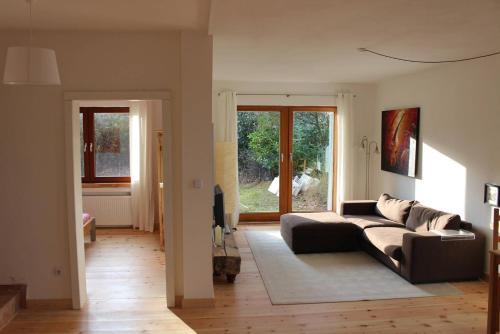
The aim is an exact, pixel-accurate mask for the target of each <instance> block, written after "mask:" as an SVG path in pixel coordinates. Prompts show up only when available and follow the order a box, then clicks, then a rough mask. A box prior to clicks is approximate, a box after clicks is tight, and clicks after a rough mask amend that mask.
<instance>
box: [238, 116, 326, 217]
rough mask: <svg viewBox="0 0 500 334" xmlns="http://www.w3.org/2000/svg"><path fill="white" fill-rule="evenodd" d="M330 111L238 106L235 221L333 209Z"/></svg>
mask: <svg viewBox="0 0 500 334" xmlns="http://www.w3.org/2000/svg"><path fill="white" fill-rule="evenodd" d="M334 138H335V108H333V107H282V106H239V107H238V176H239V188H240V194H239V195H240V212H241V214H240V220H249V221H259V220H261V221H264V220H278V219H279V216H280V215H281V214H283V213H286V212H297V211H300V212H310V211H326V210H333V209H334V207H333V203H334V201H333V198H334V189H335V187H334V171H335V160H334V158H333V157H334V149H335V147H334V143H335V141H334Z"/></svg>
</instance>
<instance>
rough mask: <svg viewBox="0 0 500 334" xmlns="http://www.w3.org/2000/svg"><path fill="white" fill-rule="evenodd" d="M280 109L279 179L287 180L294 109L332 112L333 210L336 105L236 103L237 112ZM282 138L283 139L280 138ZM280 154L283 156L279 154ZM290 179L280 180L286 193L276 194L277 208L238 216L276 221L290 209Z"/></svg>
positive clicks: (333, 196) (276, 110)
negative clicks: (277, 209)
mask: <svg viewBox="0 0 500 334" xmlns="http://www.w3.org/2000/svg"><path fill="white" fill-rule="evenodd" d="M245 111H247V112H252V111H255V112H266V111H268V112H279V113H280V157H279V159H280V174H279V175H280V180H288V179H290V176H291V175H292V174H293V173H292V161H291V160H290V158H291V152H292V148H293V112H295V111H309V112H333V113H334V130H333V135H334V138H333V140H334V144H333V147H332V156H333V158H334V159H333V166H332V169H333V181H332V182H333V185H332V192H333V193H332V202H333V203H332V211H335V210H336V201H335V198H336V193H337V180H336V175H337V159H336V152H337V142H338V141H337V107H335V106H266V105H238V106H237V112H245ZM282 138H283V139H284V140H282ZM282 157H283V158H282ZM290 187H291V183H290V182H282V181H280V194H286V196H280V197H279V212H252V213H240V217H239V220H240V221H244V222H269V221H279V218H280V216H281V215H282V214H285V213H287V212H292V198H291V196H289V194H290V192H291V189H290Z"/></svg>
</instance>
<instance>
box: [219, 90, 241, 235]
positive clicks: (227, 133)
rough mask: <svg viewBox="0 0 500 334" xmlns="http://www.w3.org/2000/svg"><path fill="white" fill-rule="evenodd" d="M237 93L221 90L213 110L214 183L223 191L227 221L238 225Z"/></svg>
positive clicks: (232, 224) (233, 225)
mask: <svg viewBox="0 0 500 334" xmlns="http://www.w3.org/2000/svg"><path fill="white" fill-rule="evenodd" d="M236 109H237V108H236V92H232V91H224V92H221V93H219V95H218V97H217V101H216V108H215V113H214V125H215V183H216V184H219V185H220V186H221V188H222V191H223V192H224V210H225V213H226V216H225V219H226V224H228V225H229V226H231V227H236V225H238V222H239V215H240V190H239V183H238V134H237V131H238V130H237V110H236Z"/></svg>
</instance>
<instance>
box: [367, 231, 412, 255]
mask: <svg viewBox="0 0 500 334" xmlns="http://www.w3.org/2000/svg"><path fill="white" fill-rule="evenodd" d="M407 233H412V234H414V233H415V232H412V231H409V230H407V229H405V228H400V227H372V228H367V229H366V230H365V231H364V232H363V235H364V237H365V238H366V239H367V240H368V241H369V242H370V243H371V244H372V245H373V246H375V247H376V248H377V249H378V250H380V251H381V252H382V253H384V254H386V255H387V256H390V257H391V258H393V259H394V260H396V261H401V259H402V258H403V251H402V247H403V235H405V234H407Z"/></svg>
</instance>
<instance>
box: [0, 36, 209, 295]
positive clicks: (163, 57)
mask: <svg viewBox="0 0 500 334" xmlns="http://www.w3.org/2000/svg"><path fill="white" fill-rule="evenodd" d="M202 35H203V34H202ZM205 35H206V34H205ZM206 38H207V39H208V37H206ZM25 42H26V34H25V33H14V32H2V33H0V50H6V48H7V47H8V46H11V45H22V44H24V43H25ZM35 44H36V45H40V46H45V47H49V48H53V49H55V50H56V53H57V57H58V63H59V69H60V72H61V80H62V86H60V87H27V86H5V85H0V115H2V118H1V121H0V156H1V157H2V158H1V159H0V211H1V212H2V216H1V218H0V225H1V226H0V230H1V233H0V283H10V282H24V283H27V284H28V298H30V299H45V298H70V296H71V293H70V273H69V267H70V266H69V257H68V231H67V230H68V229H67V218H66V217H67V214H66V205H67V203H66V187H65V156H64V154H65V142H64V141H65V133H64V117H63V116H64V114H63V112H64V110H63V92H64V91H126V90H170V91H171V93H172V103H171V106H170V109H169V111H170V112H171V113H172V129H173V131H172V138H173V140H172V160H173V171H172V172H173V178H174V180H173V187H174V193H175V194H176V196H172V199H173V215H174V225H175V226H176V233H182V225H189V226H191V229H193V230H194V229H196V227H197V226H201V228H200V233H204V232H203V231H204V230H205V225H207V226H208V223H207V222H205V221H201V220H198V219H196V220H192V219H194V217H191V216H186V220H185V221H184V220H183V210H186V211H196V210H193V208H197V207H198V206H201V207H202V209H203V210H205V211H206V207H209V206H210V201H209V200H208V201H207V199H206V198H205V197H199V198H196V200H192V201H191V202H190V203H189V205H186V206H185V207H183V206H182V193H183V190H184V189H185V188H186V189H187V188H189V185H188V183H187V182H184V180H182V175H183V163H184V161H183V160H182V159H183V155H182V151H183V150H184V151H185V150H187V151H189V152H190V154H191V155H192V156H196V155H197V154H200V155H201V156H203V157H205V155H206V150H205V147H203V146H201V147H200V146H198V145H197V141H196V138H197V137H196V136H197V133H198V132H199V133H201V134H202V139H201V140H205V138H204V137H203V136H204V135H205V133H206V131H209V130H207V129H211V122H210V109H211V108H210V107H211V100H210V92H211V89H210V87H209V86H203V87H200V86H197V85H196V83H194V82H193V78H192V77H193V75H192V74H190V75H189V78H190V80H191V81H190V82H187V83H184V84H183V88H182V89H183V90H184V92H185V94H186V96H187V95H189V92H192V95H191V96H194V94H198V93H200V92H201V91H203V90H204V89H206V90H207V93H206V94H208V96H209V99H208V100H209V101H207V100H206V97H203V102H202V104H206V106H205V107H206V108H198V109H196V110H195V109H193V108H190V109H189V114H190V116H191V117H193V118H196V117H198V116H200V117H201V120H200V121H199V122H196V126H197V127H198V130H197V131H193V138H192V139H191V140H189V141H187V142H185V143H184V142H183V140H184V138H183V137H182V131H181V128H182V125H183V120H185V121H187V119H184V118H183V117H184V116H183V115H182V104H181V79H182V75H181V37H180V33H178V32H171V33H166V32H165V33H102V32H99V33H70V32H64V33H62V32H61V33H55V32H38V33H36V35H35ZM192 44H193V47H198V44H201V45H202V46H200V47H202V48H205V47H206V41H199V40H194V41H193V42H192ZM4 56H5V53H4V52H0V64H4V62H5V59H4ZM187 56H188V55H187V52H184V54H183V55H182V57H187ZM203 56H204V57H206V52H204V53H203ZM199 57H202V55H200V56H199ZM203 64H204V66H206V68H204V69H205V72H207V73H205V72H204V75H205V76H208V75H210V81H211V57H210V63H208V62H205V63H203ZM208 67H209V68H210V71H208V70H207V69H208ZM204 80H205V78H204ZM197 106H198V107H200V106H201V105H197ZM205 115H208V118H209V119H208V121H206V120H205V118H206V117H205ZM187 130H190V128H188V129H187ZM189 170H190V174H187V175H188V176H192V175H201V176H202V177H204V174H203V173H205V170H206V164H194V165H192V166H190V169H189ZM209 182H210V180H208V179H207V183H209ZM203 210H202V211H200V212H204V211H203ZM200 215H201V213H200ZM196 218H199V216H197V217H196ZM206 219H210V215H208V217H207V218H206ZM180 237H181V239H182V234H180ZM208 237H209V234H208ZM190 243H191V240H190V239H189V238H188V239H186V243H185V244H184V247H185V249H190V245H191V244H190ZM181 246H182V242H181V241H179V242H176V244H175V248H176V255H177V256H179V258H180V259H181V260H182V261H186V262H187V264H188V265H189V266H190V268H193V267H194V266H193V263H196V261H198V259H199V256H201V257H202V258H203V257H205V256H206V255H205V254H209V253H210V251H211V248H210V247H206V249H205V248H204V246H207V245H205V244H203V245H199V244H196V245H195V246H194V248H193V249H194V251H192V252H191V253H190V255H192V257H190V258H187V257H183V256H182V251H183V248H182V247H181ZM200 254H201V255H200ZM183 265H184V263H182V262H181V263H177V267H176V268H178V269H179V271H178V275H177V276H176V278H177V279H176V294H179V295H182V294H183V288H184V283H188V284H194V283H193V282H191V281H187V282H184V281H183V275H182V267H183ZM54 268H59V269H61V272H62V274H61V275H60V276H56V275H55V274H54ZM206 271H207V268H205V267H202V268H200V269H199V271H196V270H195V269H193V270H192V271H191V272H190V274H192V275H193V277H197V276H198V274H200V272H201V274H200V275H199V277H202V278H203V279H206V276H207V273H206ZM210 273H211V272H210ZM211 282H212V281H211V279H210V281H209V282H208V283H206V284H204V285H202V288H200V290H193V296H194V297H196V296H195V295H196V294H197V293H198V294H199V295H200V296H201V297H200V298H203V297H204V296H205V295H210V293H212V292H213V290H212V286H211V284H212V283H211ZM201 289H204V290H207V291H201ZM194 297H193V298H194Z"/></svg>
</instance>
